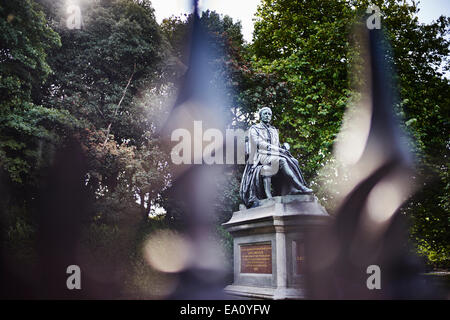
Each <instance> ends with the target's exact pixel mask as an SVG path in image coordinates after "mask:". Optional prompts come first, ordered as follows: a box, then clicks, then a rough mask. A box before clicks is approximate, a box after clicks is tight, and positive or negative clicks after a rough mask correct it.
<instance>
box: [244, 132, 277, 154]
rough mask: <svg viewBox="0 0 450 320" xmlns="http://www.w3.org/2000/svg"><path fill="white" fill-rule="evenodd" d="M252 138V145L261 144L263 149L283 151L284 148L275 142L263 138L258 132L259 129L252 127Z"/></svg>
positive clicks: (260, 146)
mask: <svg viewBox="0 0 450 320" xmlns="http://www.w3.org/2000/svg"><path fill="white" fill-rule="evenodd" d="M250 140H251V142H252V145H254V146H259V148H260V149H262V150H267V151H272V152H282V151H283V150H282V149H281V148H280V147H279V146H277V145H274V144H270V143H268V142H267V141H266V140H265V139H263V138H262V137H261V136H260V135H259V134H258V132H257V129H255V128H250Z"/></svg>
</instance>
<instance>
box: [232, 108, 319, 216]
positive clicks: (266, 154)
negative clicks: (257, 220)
mask: <svg viewBox="0 0 450 320" xmlns="http://www.w3.org/2000/svg"><path fill="white" fill-rule="evenodd" d="M259 119H260V123H258V124H256V125H253V126H251V127H250V129H249V132H248V150H247V151H248V156H249V158H248V161H247V163H246V166H245V170H244V174H243V176H242V181H241V188H240V195H241V198H242V200H243V201H244V203H245V205H246V206H247V208H250V207H257V206H258V205H259V200H261V199H265V198H272V190H271V187H273V189H274V194H276V195H288V194H303V193H311V192H312V190H311V189H309V188H308V187H306V182H305V179H304V178H303V175H302V172H301V171H300V168H299V164H298V161H297V160H296V159H295V158H294V157H293V156H292V155H291V153H290V152H289V145H288V144H287V143H285V144H284V145H283V146H281V145H280V142H279V137H278V130H277V129H276V128H275V127H273V126H271V125H270V121H271V120H272V110H271V109H270V108H268V107H264V108H261V109H260V110H259Z"/></svg>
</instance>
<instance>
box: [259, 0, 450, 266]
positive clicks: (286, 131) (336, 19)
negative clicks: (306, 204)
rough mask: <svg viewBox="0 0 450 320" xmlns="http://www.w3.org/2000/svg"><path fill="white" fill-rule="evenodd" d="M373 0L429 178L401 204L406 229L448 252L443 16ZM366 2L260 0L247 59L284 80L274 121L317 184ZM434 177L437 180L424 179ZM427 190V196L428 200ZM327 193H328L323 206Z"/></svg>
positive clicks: (344, 97)
mask: <svg viewBox="0 0 450 320" xmlns="http://www.w3.org/2000/svg"><path fill="white" fill-rule="evenodd" d="M372 3H374V4H376V5H377V6H378V7H379V8H380V9H381V16H382V20H381V25H382V27H383V28H384V29H385V30H386V33H387V36H388V40H389V41H390V42H391V46H392V52H393V54H392V56H391V57H390V58H391V60H392V62H393V66H394V67H395V69H396V70H395V71H396V72H397V79H396V80H397V82H398V83H399V93H400V102H401V103H400V105H399V106H397V109H396V111H397V113H398V114H399V115H400V116H402V117H403V119H404V126H405V128H407V129H408V130H409V131H410V132H411V134H412V135H413V136H414V137H415V138H416V141H417V144H416V146H415V147H412V148H414V152H415V153H416V154H417V156H418V158H419V160H420V167H419V172H420V174H421V175H422V177H423V178H424V179H425V180H424V181H426V182H424V184H423V186H424V188H423V189H422V190H421V191H420V193H419V194H418V195H417V196H416V197H415V198H414V199H412V200H411V202H410V203H408V204H406V205H405V208H407V209H406V211H407V214H409V215H410V216H411V217H413V221H414V224H413V225H414V226H413V228H412V235H413V237H415V238H417V240H419V243H422V245H423V246H424V247H428V248H429V249H430V250H431V248H433V250H434V252H437V251H439V252H441V253H442V254H441V255H440V256H441V258H442V259H444V260H445V259H448V254H449V247H448V243H449V241H448V240H449V239H448V236H446V234H447V235H448V225H449V224H448V218H447V217H446V216H447V215H446V212H448V200H445V199H447V196H445V194H448V137H446V136H445V134H444V132H448V111H445V106H446V105H448V103H449V94H448V92H449V90H448V89H449V82H448V79H446V78H444V77H443V76H442V72H441V71H439V67H440V66H441V65H445V63H446V61H448V60H447V59H448V53H449V51H448V50H449V49H448V47H449V46H448V45H449V43H448V40H446V39H445V37H444V36H445V34H446V32H448V28H449V19H448V18H445V17H441V18H439V19H438V20H437V21H435V22H433V23H432V24H430V25H423V24H422V25H421V24H419V22H418V20H417V17H415V14H416V13H417V10H418V8H417V5H416V4H415V3H414V2H412V3H405V2H401V1H395V0H386V1H372ZM368 6H369V2H368V1H331V0H330V1H283V0H281V1H273V0H265V1H263V2H262V4H261V5H260V6H259V8H258V11H257V20H256V23H255V32H254V35H253V38H254V43H253V45H252V48H251V49H252V52H253V54H254V55H253V58H252V59H253V65H254V66H255V67H256V68H257V69H259V70H262V71H264V72H267V73H270V72H273V71H277V72H278V74H280V75H281V77H282V79H283V80H284V81H286V83H287V85H288V86H289V88H291V91H290V93H291V96H290V99H289V100H288V101H289V102H288V103H287V104H278V105H277V106H275V110H274V115H277V114H278V115H279V116H278V117H275V119H274V121H275V123H276V125H277V126H278V127H279V128H280V131H281V132H280V134H281V136H282V137H284V138H285V140H287V141H288V142H289V143H291V145H292V153H293V154H294V155H295V156H296V157H298V158H299V159H301V162H303V163H304V164H305V167H304V171H305V175H306V176H307V177H308V178H309V179H313V187H314V188H315V189H319V186H318V185H317V182H318V181H319V180H321V179H322V180H329V179H330V177H331V176H328V177H315V173H316V172H317V171H318V170H319V169H320V168H322V167H323V166H324V164H325V163H327V161H333V159H332V158H331V149H332V145H333V143H334V141H335V138H336V134H337V132H338V131H339V128H340V127H341V121H342V116H343V111H344V109H345V108H346V105H347V103H348V101H349V100H350V98H351V96H352V87H351V80H352V79H351V77H350V74H349V72H348V70H349V67H350V66H351V65H352V64H353V63H356V62H357V61H358V51H357V49H358V48H357V47H356V46H354V44H352V43H355V42H354V40H355V38H354V34H353V33H352V28H353V25H354V24H355V23H358V21H361V20H359V19H360V17H362V16H363V15H364V13H365V11H366V8H367V7H368ZM366 17H367V16H366ZM444 70H448V65H446V67H444ZM444 128H446V129H444ZM433 172H434V173H433ZM330 174H331V172H330ZM438 175H439V176H440V177H439V178H438ZM315 180H316V181H315ZM431 180H435V181H436V182H435V183H436V184H433V185H431V184H430V182H431ZM420 199H422V200H420ZM424 199H429V200H428V201H426V202H427V203H426V204H425V202H424ZM431 199H433V200H431ZM331 200H332V199H331ZM331 200H329V199H328V200H326V201H328V205H329V206H331V202H330V201H331ZM430 202H431V203H430ZM429 221H433V222H432V223H431V222H429ZM425 243H426V245H425ZM422 251H423V250H422ZM443 252H446V253H445V254H443ZM447 263H448V260H447Z"/></svg>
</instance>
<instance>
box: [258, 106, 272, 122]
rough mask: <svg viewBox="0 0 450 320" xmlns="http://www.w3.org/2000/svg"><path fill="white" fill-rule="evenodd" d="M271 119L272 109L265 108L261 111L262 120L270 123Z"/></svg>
mask: <svg viewBox="0 0 450 320" xmlns="http://www.w3.org/2000/svg"><path fill="white" fill-rule="evenodd" d="M270 120H272V111H270V110H267V109H266V110H263V112H261V121H262V122H264V123H266V124H267V123H270Z"/></svg>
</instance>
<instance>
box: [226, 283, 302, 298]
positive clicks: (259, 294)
mask: <svg viewBox="0 0 450 320" xmlns="http://www.w3.org/2000/svg"><path fill="white" fill-rule="evenodd" d="M224 290H225V292H226V293H228V294H231V295H233V296H238V297H246V298H250V299H270V300H288V299H291V300H292V299H302V298H304V297H305V296H304V292H303V290H302V289H293V288H263V287H250V286H236V285H229V286H227V287H226V288H225V289H224Z"/></svg>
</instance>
